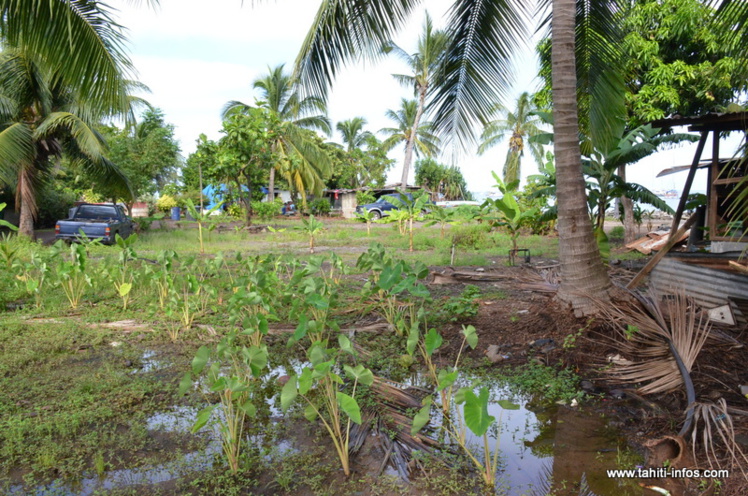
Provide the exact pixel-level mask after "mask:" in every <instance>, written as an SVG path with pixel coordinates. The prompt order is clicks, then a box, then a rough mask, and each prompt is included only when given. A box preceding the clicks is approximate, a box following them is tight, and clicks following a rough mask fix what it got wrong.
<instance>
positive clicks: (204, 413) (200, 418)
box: [192, 405, 216, 434]
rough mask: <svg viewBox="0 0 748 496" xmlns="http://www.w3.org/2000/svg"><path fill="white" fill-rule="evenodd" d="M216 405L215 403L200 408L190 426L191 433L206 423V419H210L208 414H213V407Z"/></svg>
mask: <svg viewBox="0 0 748 496" xmlns="http://www.w3.org/2000/svg"><path fill="white" fill-rule="evenodd" d="M215 407H216V405H211V406H209V407H206V408H203V409H202V410H200V413H198V414H197V419H196V420H195V424H194V425H193V426H192V433H193V434H194V433H196V432H197V431H199V430H200V429H202V428H203V427H205V424H207V423H208V420H210V416H211V415H212V414H213V409H214V408H215Z"/></svg>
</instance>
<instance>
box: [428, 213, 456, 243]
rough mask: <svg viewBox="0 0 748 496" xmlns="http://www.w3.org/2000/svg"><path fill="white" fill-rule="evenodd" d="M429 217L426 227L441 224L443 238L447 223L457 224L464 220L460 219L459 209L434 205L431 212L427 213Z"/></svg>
mask: <svg viewBox="0 0 748 496" xmlns="http://www.w3.org/2000/svg"><path fill="white" fill-rule="evenodd" d="M427 218H428V219H429V221H428V222H426V224H425V226H426V227H431V226H435V225H436V224H439V228H440V231H439V234H440V236H441V237H442V238H444V234H445V229H446V227H447V225H448V224H449V225H456V224H460V223H461V222H462V220H459V219H458V218H457V211H456V210H454V209H446V208H444V207H438V206H434V207H432V208H431V212H429V214H428V215H427Z"/></svg>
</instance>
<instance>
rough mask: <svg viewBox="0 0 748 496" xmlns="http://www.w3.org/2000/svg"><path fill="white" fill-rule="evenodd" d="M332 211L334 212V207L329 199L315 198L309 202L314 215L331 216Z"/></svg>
mask: <svg viewBox="0 0 748 496" xmlns="http://www.w3.org/2000/svg"><path fill="white" fill-rule="evenodd" d="M330 210H332V205H330V200H328V199H327V198H315V199H314V200H312V201H311V202H309V211H310V212H311V213H312V215H329V214H330Z"/></svg>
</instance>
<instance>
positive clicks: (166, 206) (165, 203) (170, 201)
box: [156, 195, 179, 212]
mask: <svg viewBox="0 0 748 496" xmlns="http://www.w3.org/2000/svg"><path fill="white" fill-rule="evenodd" d="M178 206H179V205H178V204H177V200H175V199H174V197H173V196H169V195H162V196H161V197H160V198H159V199H158V200H156V208H157V209H158V210H159V211H160V212H169V211H170V210H171V209H172V208H174V207H178Z"/></svg>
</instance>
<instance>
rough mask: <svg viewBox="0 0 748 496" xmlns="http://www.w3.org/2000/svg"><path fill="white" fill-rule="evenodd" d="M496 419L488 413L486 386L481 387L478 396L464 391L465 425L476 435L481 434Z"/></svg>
mask: <svg viewBox="0 0 748 496" xmlns="http://www.w3.org/2000/svg"><path fill="white" fill-rule="evenodd" d="M495 420H496V419H495V418H494V417H493V416H491V415H489V414H488V388H481V389H480V392H479V393H478V396H476V395H475V393H474V392H472V391H470V390H467V391H465V425H467V426H468V428H469V429H470V430H471V431H473V434H475V435H476V436H482V435H483V434H485V433H486V432H487V431H488V428H489V427H490V426H491V424H492V423H493V422H494V421H495Z"/></svg>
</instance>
